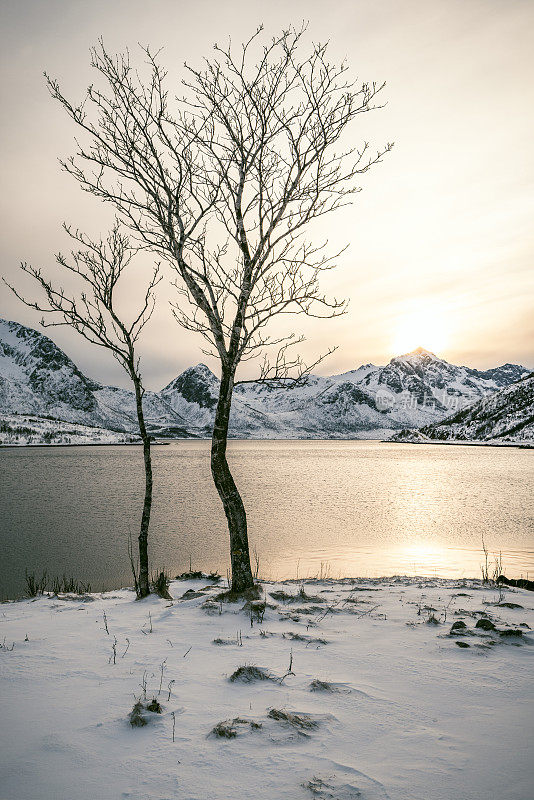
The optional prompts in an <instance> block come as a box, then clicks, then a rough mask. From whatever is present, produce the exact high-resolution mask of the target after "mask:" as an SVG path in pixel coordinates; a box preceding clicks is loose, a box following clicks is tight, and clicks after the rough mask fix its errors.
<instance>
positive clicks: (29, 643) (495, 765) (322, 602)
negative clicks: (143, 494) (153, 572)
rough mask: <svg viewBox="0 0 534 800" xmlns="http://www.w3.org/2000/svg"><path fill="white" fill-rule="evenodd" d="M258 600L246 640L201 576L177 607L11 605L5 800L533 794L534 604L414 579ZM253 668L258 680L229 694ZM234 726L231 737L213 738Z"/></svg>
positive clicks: (6, 646)
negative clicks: (259, 671) (135, 713)
mask: <svg viewBox="0 0 534 800" xmlns="http://www.w3.org/2000/svg"><path fill="white" fill-rule="evenodd" d="M261 589H262V598H263V599H264V600H265V599H266V601H267V608H266V609H265V614H264V616H263V619H261V617H262V606H261V605H260V606H253V611H252V613H253V619H252V623H253V624H252V625H251V612H250V611H249V610H248V609H246V608H245V609H244V610H242V607H243V602H240V603H221V602H219V601H218V600H216V599H215V596H216V595H217V593H218V592H220V591H221V587H220V586H214V585H211V584H210V582H209V581H207V580H203V581H174V582H172V583H171V587H170V591H171V594H172V596H173V598H174V600H173V601H172V602H169V601H165V600H161V599H159V598H157V597H154V596H151V597H150V598H148V599H147V600H146V601H142V602H136V601H135V600H134V595H133V593H132V592H131V591H129V590H121V591H116V592H111V593H107V594H101V595H96V594H93V595H88V596H85V597H81V598H80V597H53V596H44V597H39V598H38V599H36V600H33V601H32V600H23V601H18V602H14V603H6V604H3V605H2V606H1V607H0V644H1V643H2V642H3V645H2V647H1V649H0V670H1V674H2V720H1V729H0V730H1V734H0V736H1V747H0V762H1V773H0V797H1V798H2V800H4V799H5V800H37V798H38V799H39V800H97V799H98V800H118V799H119V798H129V800H170V799H171V798H179V800H249V799H250V798H254V800H293V799H294V800H305V799H306V798H309V799H310V800H312V799H313V798H316V799H317V798H319V799H320V800H326V798H330V800H356V798H359V799H360V800H384V798H390V799H391V800H490V798H499V799H500V800H504V799H505V798H507V799H508V800H530V798H532V797H533V796H534V776H533V760H532V749H531V748H532V734H533V719H534V714H533V711H534V709H533V707H532V699H533V695H534V691H533V685H532V654H533V652H534V650H533V647H532V645H533V644H534V635H533V633H532V632H531V628H532V627H534V595H533V594H532V593H531V592H528V591H525V590H520V589H508V588H506V589H504V591H503V592H499V590H498V589H497V588H495V587H491V586H484V585H482V584H481V583H480V581H476V580H462V581H454V580H438V579H420V578H417V579H409V578H398V579H395V578H387V579H375V580H371V579H369V580H355V581H352V580H345V581H338V582H332V581H321V582H320V581H307V582H306V583H305V584H304V585H303V584H300V583H296V582H286V583H283V584H281V583H278V584H276V585H275V584H272V583H263V584H262V586H261ZM301 589H302V593H299V592H300V590H301ZM191 590H193V591H191ZM287 595H289V597H288V596H287ZM259 602H260V603H261V600H260V601H259ZM504 603H509V604H513V605H512V607H510V606H508V605H503V604H504ZM254 617H255V619H254ZM479 620H489V621H493V623H494V624H495V626H496V628H497V630H484V629H483V628H482V627H480V626H479V627H476V623H477V622H478V621H479ZM459 622H463V623H465V626H466V627H460V629H459V630H457V631H456V632H453V633H451V632H450V631H451V626H452V625H453V624H454V623H459ZM482 624H483V625H485V626H486V627H490V626H489V625H488V622H486V623H482ZM106 626H107V630H106ZM504 630H512V631H520V632H521V634H522V635H519V634H518V633H515V634H512V635H502V633H501V631H504ZM108 631H109V633H108ZM4 637H5V638H4ZM214 640H218V643H215V642H214ZM460 645H463V646H460ZM114 650H115V656H114ZM243 665H249V666H250V665H255V666H257V667H261V668H263V669H264V671H265V674H264V677H265V679H264V680H259V681H254V682H250V683H245V682H240V681H234V682H232V681H230V680H229V678H230V676H231V675H232V674H233V673H234V671H235V670H236V669H238V668H239V667H240V666H243ZM288 672H290V674H286V673H288ZM284 676H285V677H284ZM314 682H315V683H314ZM321 682H322V683H321ZM145 687H146V691H145ZM145 695H146V702H145V700H144V698H145ZM154 697H156V698H157V700H158V701H159V702H160V703H161V706H162V713H161V714H157V713H154V712H150V711H146V710H143V711H142V715H143V717H144V718H145V719H146V721H147V724H146V725H145V726H143V727H132V726H131V725H130V723H129V720H128V714H129V712H130V711H131V709H132V706H133V704H134V702H135V701H136V700H137V699H141V701H142V702H143V704H145V705H146V703H149V702H150V701H151V700H152V699H153V698H154ZM221 722H228V724H227V725H226V726H225V725H223V726H221V727H220V728H219V732H220V733H224V732H226V733H227V734H228V736H229V737H230V738H226V737H224V736H218V735H216V734H213V733H211V734H210V732H211V731H212V730H213V728H214V727H215V726H216V725H217V724H218V723H221Z"/></svg>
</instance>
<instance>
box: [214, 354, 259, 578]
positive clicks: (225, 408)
mask: <svg viewBox="0 0 534 800" xmlns="http://www.w3.org/2000/svg"><path fill="white" fill-rule="evenodd" d="M233 387H234V375H233V372H231V371H227V370H224V369H223V373H222V376H221V386H220V389H219V400H218V403H217V410H216V412H215V424H214V426H213V434H212V437H211V474H212V476H213V480H214V482H215V486H216V487H217V491H218V492H219V497H220V498H221V500H222V504H223V507H224V513H225V514H226V519H227V521H228V530H229V532H230V557H231V564H232V591H234V592H242V591H244V590H245V589H249V588H250V587H251V586H253V585H254V580H253V578H252V569H251V567H250V554H249V549H248V534H247V515H246V512H245V507H244V505H243V501H242V499H241V495H240V494H239V491H238V489H237V486H236V485H235V482H234V479H233V477H232V473H231V472H230V467H229V466H228V461H227V460H226V445H227V440H228V423H229V421H230V408H231V405H232V390H233Z"/></svg>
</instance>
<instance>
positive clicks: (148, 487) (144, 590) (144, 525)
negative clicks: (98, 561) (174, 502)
mask: <svg viewBox="0 0 534 800" xmlns="http://www.w3.org/2000/svg"><path fill="white" fill-rule="evenodd" d="M133 382H134V387H135V403H136V409H137V421H138V424H139V433H140V434H141V440H142V442H143V459H144V464H145V500H144V503H143V514H142V516H141V531H140V533H139V597H146V596H147V595H149V594H150V581H149V574H148V526H149V524H150V512H151V510H152V456H151V452H150V437H149V435H148V433H147V430H146V425H145V416H144V412H143V390H142V387H141V381H140V380H139V378H138V377H137V375H136V376H135V377H133Z"/></svg>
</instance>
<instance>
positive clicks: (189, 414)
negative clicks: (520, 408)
mask: <svg viewBox="0 0 534 800" xmlns="http://www.w3.org/2000/svg"><path fill="white" fill-rule="evenodd" d="M526 374H527V370H525V368H524V367H521V366H517V365H514V364H505V365H503V366H501V367H496V368H494V369H491V370H486V371H480V370H476V369H470V368H468V367H458V366H455V365H453V364H449V363H448V362H447V361H444V360H443V359H440V358H438V357H437V356H435V355H434V354H433V353H430V352H428V351H427V350H423V349H422V348H419V349H417V350H415V351H414V352H413V353H408V354H407V355H404V356H399V357H397V358H393V359H392V360H391V361H390V362H389V364H387V365H386V366H375V365H374V364H366V365H363V366H361V367H359V368H358V369H354V370H351V371H349V372H345V373H343V374H341V375H332V376H330V377H323V376H318V375H312V376H310V378H309V380H308V381H307V383H306V384H304V385H302V386H290V387H288V388H272V387H270V386H268V385H265V384H249V383H247V384H240V385H239V384H238V385H237V386H236V390H235V395H234V400H233V404H232V415H231V420H230V435H231V436H235V437H242V438H268V439H280V438H327V439H328V438H385V437H388V436H390V435H391V433H392V432H394V431H398V430H400V429H404V428H419V427H421V426H427V425H431V424H432V423H435V422H441V421H442V420H443V419H444V418H446V417H448V416H450V415H451V414H452V413H454V412H457V411H459V410H460V409H462V408H464V407H465V406H467V405H471V404H472V403H473V402H475V401H477V400H479V399H480V398H483V397H485V396H486V395H488V394H490V393H493V392H495V391H497V390H499V389H501V388H502V387H506V386H508V385H509V384H510V383H512V382H514V381H517V380H518V379H520V378H521V377H523V376H524V375H526ZM218 387H219V381H218V378H217V377H216V376H215V375H214V374H213V372H212V371H211V370H210V369H209V368H208V367H207V366H206V365H204V364H198V365H197V366H195V367H190V368H188V369H186V370H185V371H184V372H182V373H181V374H180V375H179V376H178V377H177V378H175V379H174V380H173V381H171V383H169V384H168V386H166V387H165V388H164V389H162V390H161V391H160V392H148V391H147V392H146V394H145V412H146V417H147V421H148V426H149V429H150V431H151V432H152V433H153V434H157V435H159V436H170V437H173V436H174V437H182V436H188V435H192V436H209V435H210V433H211V427H212V425H213V419H214V414H215V407H216V403H217V394H218ZM0 413H4V414H30V415H33V416H51V417H55V418H58V419H61V420H65V421H67V422H76V423H81V424H84V425H90V426H97V427H101V428H109V429H113V430H116V431H123V432H126V431H128V432H130V431H135V429H136V414H135V403H134V397H133V393H132V392H130V391H128V390H126V389H119V388H115V387H111V386H103V385H102V384H100V383H97V382H96V381H93V380H90V379H88V378H86V377H85V376H84V375H83V374H82V373H81V372H80V370H79V369H78V368H77V367H76V365H75V364H74V363H73V362H72V361H71V360H70V359H69V358H68V356H66V355H65V353H63V352H62V351H61V350H60V349H59V348H58V347H57V346H56V345H55V344H54V343H53V342H52V341H51V340H50V339H49V338H47V337H46V336H43V335H42V334H40V333H38V332H37V331H34V330H32V329H30V328H25V327H24V326H22V325H19V324H18V323H16V322H3V321H0Z"/></svg>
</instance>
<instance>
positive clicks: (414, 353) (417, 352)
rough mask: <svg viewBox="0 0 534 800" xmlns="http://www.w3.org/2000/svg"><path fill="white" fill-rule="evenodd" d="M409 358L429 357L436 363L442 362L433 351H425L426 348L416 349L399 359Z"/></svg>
mask: <svg viewBox="0 0 534 800" xmlns="http://www.w3.org/2000/svg"><path fill="white" fill-rule="evenodd" d="M408 356H423V357H424V356H427V357H428V358H432V359H435V360H436V361H441V359H440V358H438V356H437V355H436V354H435V353H433V352H432V351H431V350H425V348H424V347H416V348H415V350H412V351H411V352H410V353H404V354H403V355H402V356H399V358H407V357H408Z"/></svg>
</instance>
